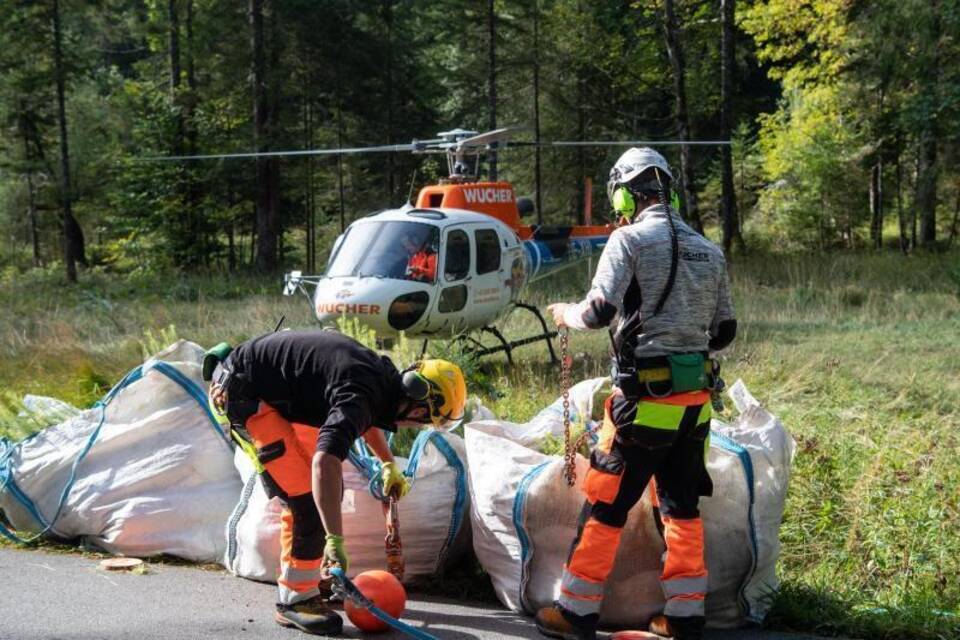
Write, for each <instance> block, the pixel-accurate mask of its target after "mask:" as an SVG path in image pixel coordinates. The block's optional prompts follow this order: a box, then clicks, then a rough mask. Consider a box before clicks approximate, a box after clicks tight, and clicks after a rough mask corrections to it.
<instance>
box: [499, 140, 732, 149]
mask: <svg viewBox="0 0 960 640" xmlns="http://www.w3.org/2000/svg"><path fill="white" fill-rule="evenodd" d="M731 144H733V143H732V142H731V141H730V140H541V141H540V142H537V141H535V140H518V141H516V142H510V143H508V144H507V146H508V147H626V146H634V147H637V146H645V147H663V146H673V147H680V146H684V145H687V146H701V147H704V146H720V147H723V146H729V145H731Z"/></svg>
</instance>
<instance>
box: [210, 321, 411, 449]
mask: <svg viewBox="0 0 960 640" xmlns="http://www.w3.org/2000/svg"><path fill="white" fill-rule="evenodd" d="M225 364H226V366H227V368H228V369H229V370H230V371H231V372H232V373H231V379H230V383H229V385H228V387H227V392H228V399H229V400H233V399H234V398H236V397H237V396H239V398H242V399H246V400H260V401H263V402H266V403H267V404H269V405H270V406H271V407H273V408H274V409H276V410H277V411H278V412H279V413H280V414H281V415H282V416H283V417H284V418H286V419H287V420H290V421H291V422H297V423H300V424H306V425H310V426H313V427H317V428H319V429H320V436H319V438H318V441H317V450H318V451H326V452H329V453H331V454H334V455H336V456H337V457H339V458H340V459H341V460H342V459H343V458H345V457H346V455H347V452H348V450H349V448H350V445H352V444H353V441H354V440H356V439H357V437H359V436H360V435H362V434H363V433H364V432H365V431H366V430H367V429H368V428H370V427H371V426H376V427H380V428H381V429H386V430H389V431H394V430H395V429H396V427H395V424H394V422H395V420H396V416H397V411H398V407H399V404H400V401H401V398H402V394H403V391H402V384H401V377H400V373H399V372H398V371H397V368H396V367H395V366H394V364H393V362H391V361H390V359H389V358H387V357H385V356H380V355H378V354H377V353H375V352H374V351H372V350H370V349H368V348H367V347H364V346H363V345H361V344H360V343H359V342H357V341H355V340H353V339H351V338H348V337H347V336H344V335H342V334H340V333H336V332H333V331H321V330H313V331H281V332H276V333H269V334H266V335H263V336H260V337H258V338H253V339H252V340H248V341H247V342H244V343H242V344H241V345H239V346H238V347H237V348H236V349H234V351H233V352H232V353H231V354H230V356H229V357H228V359H227V362H226V363H225ZM231 404H232V403H231ZM229 412H230V411H229V407H228V413H229Z"/></svg>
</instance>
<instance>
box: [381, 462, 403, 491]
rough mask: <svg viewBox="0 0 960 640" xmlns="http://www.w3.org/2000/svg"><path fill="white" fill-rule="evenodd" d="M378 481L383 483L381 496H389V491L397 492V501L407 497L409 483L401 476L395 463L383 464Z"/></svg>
mask: <svg viewBox="0 0 960 640" xmlns="http://www.w3.org/2000/svg"><path fill="white" fill-rule="evenodd" d="M380 479H381V480H382V481H383V495H385V496H389V495H390V492H391V491H396V492H397V499H398V500H399V499H400V498H402V497H403V496H405V495H407V492H409V491H410V481H409V480H408V479H407V476H405V475H403V472H402V471H400V467H398V466H397V463H396V462H384V463H383V468H382V469H381V471H380Z"/></svg>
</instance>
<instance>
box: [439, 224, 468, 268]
mask: <svg viewBox="0 0 960 640" xmlns="http://www.w3.org/2000/svg"><path fill="white" fill-rule="evenodd" d="M443 262H444V267H443V275H444V277H445V278H446V279H447V280H448V281H449V280H463V279H464V278H466V277H467V274H468V273H470V238H469V237H467V234H466V232H464V231H461V230H460V229H454V230H453V231H451V232H450V233H449V234H447V255H446V258H445V259H444V261H443Z"/></svg>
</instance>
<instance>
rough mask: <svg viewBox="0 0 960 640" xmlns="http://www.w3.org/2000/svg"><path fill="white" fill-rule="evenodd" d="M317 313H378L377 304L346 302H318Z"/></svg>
mask: <svg viewBox="0 0 960 640" xmlns="http://www.w3.org/2000/svg"><path fill="white" fill-rule="evenodd" d="M317 313H352V314H353V313H355V314H360V315H368V316H375V315H378V314H379V313H380V305H378V304H348V303H346V302H318V303H317Z"/></svg>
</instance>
